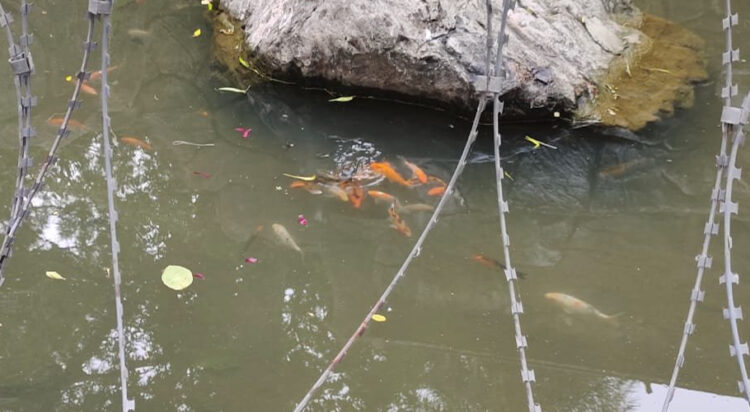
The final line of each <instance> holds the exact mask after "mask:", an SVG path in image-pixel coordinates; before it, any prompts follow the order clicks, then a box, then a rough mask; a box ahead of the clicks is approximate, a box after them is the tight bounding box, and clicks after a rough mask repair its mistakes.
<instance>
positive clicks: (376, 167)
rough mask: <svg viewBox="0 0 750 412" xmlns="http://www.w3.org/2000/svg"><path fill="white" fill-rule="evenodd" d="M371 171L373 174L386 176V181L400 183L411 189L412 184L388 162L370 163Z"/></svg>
mask: <svg viewBox="0 0 750 412" xmlns="http://www.w3.org/2000/svg"><path fill="white" fill-rule="evenodd" d="M370 169H371V170H372V171H373V172H376V173H379V174H381V175H383V176H385V178H386V179H388V180H389V181H391V182H393V183H398V184H400V185H402V186H406V187H411V183H409V182H407V181H406V179H404V177H403V176H401V174H399V173H398V172H397V171H396V170H395V169H394V168H393V166H391V164H390V163H388V162H375V163H370Z"/></svg>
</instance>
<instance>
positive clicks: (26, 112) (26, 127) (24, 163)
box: [15, 0, 36, 217]
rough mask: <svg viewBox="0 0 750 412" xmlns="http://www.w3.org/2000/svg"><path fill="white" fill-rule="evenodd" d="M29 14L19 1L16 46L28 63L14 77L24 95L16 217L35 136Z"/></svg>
mask: <svg viewBox="0 0 750 412" xmlns="http://www.w3.org/2000/svg"><path fill="white" fill-rule="evenodd" d="M30 12H31V4H29V3H28V2H27V1H26V0H22V1H21V10H20V14H21V36H20V37H19V39H18V44H19V45H20V46H21V49H22V53H23V55H24V58H25V59H26V60H27V61H28V62H29V63H28V64H29V66H30V67H29V70H28V71H26V72H25V73H23V74H20V75H18V76H16V80H17V81H18V82H19V83H20V85H21V89H22V90H23V91H24V92H25V95H22V96H21V105H20V106H21V107H19V111H20V112H21V114H22V115H21V116H20V117H21V118H23V124H19V127H20V129H19V148H18V162H19V163H18V182H17V185H18V186H17V202H16V204H17V206H16V210H15V212H16V215H15V216H16V217H17V216H18V215H19V212H20V207H19V206H21V205H23V199H24V196H25V189H24V180H25V178H26V173H27V171H28V169H29V167H31V157H30V156H29V146H30V145H31V144H30V140H31V138H32V137H33V136H34V135H35V134H36V132H35V131H34V129H33V128H32V126H31V107H32V106H35V105H36V98H35V97H34V96H33V95H32V91H31V76H32V75H33V74H34V63H33V59H32V56H31V50H30V46H31V42H32V40H33V35H32V34H31V33H29V19H28V16H29V13H30Z"/></svg>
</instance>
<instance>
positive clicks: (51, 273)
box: [46, 272, 65, 280]
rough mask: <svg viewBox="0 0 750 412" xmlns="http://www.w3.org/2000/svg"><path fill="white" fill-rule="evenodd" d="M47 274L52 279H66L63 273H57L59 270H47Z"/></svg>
mask: <svg viewBox="0 0 750 412" xmlns="http://www.w3.org/2000/svg"><path fill="white" fill-rule="evenodd" d="M46 275H47V277H48V278H50V279H55V280H65V278H64V277H62V275H61V274H59V273H57V272H47V273H46Z"/></svg>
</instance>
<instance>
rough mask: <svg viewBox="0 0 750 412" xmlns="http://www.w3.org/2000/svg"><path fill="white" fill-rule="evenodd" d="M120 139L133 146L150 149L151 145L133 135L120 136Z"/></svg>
mask: <svg viewBox="0 0 750 412" xmlns="http://www.w3.org/2000/svg"><path fill="white" fill-rule="evenodd" d="M120 141H121V142H123V143H125V144H127V145H130V146H134V147H140V148H141V149H143V150H152V148H151V145H150V144H148V143H146V142H144V141H143V140H141V139H138V138H135V137H121V138H120Z"/></svg>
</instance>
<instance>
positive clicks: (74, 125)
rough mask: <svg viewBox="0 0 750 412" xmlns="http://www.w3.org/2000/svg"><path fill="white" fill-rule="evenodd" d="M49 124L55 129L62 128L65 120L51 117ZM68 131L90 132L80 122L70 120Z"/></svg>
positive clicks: (48, 120)
mask: <svg viewBox="0 0 750 412" xmlns="http://www.w3.org/2000/svg"><path fill="white" fill-rule="evenodd" d="M47 124H48V125H50V126H53V127H60V126H62V124H63V118H62V117H50V118H49V119H47ZM68 129H70V130H76V131H80V132H86V131H88V130H89V127H88V126H86V125H85V124H83V123H81V122H79V121H78V120H75V119H70V120H68Z"/></svg>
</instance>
